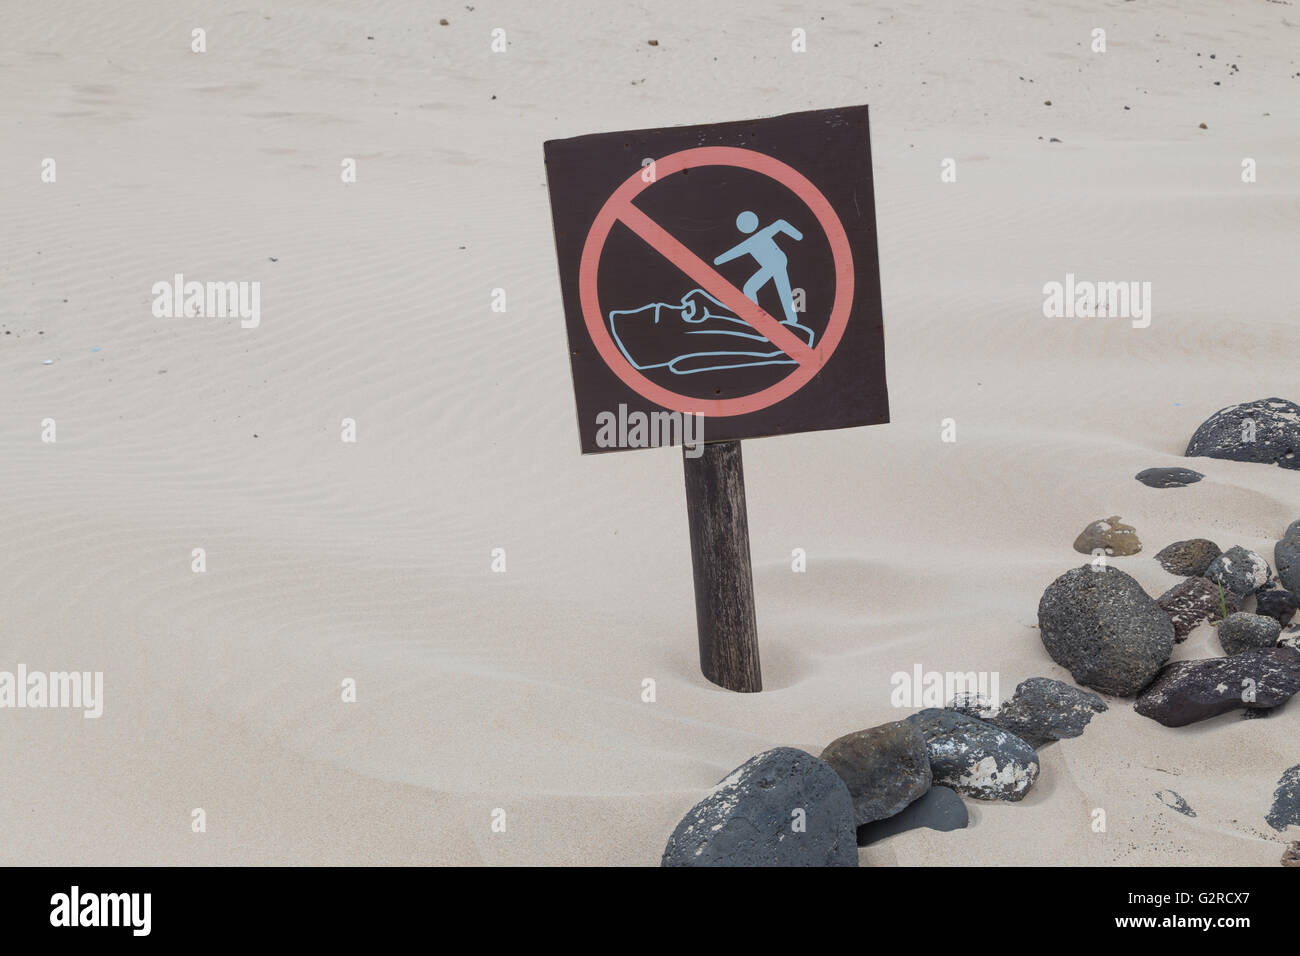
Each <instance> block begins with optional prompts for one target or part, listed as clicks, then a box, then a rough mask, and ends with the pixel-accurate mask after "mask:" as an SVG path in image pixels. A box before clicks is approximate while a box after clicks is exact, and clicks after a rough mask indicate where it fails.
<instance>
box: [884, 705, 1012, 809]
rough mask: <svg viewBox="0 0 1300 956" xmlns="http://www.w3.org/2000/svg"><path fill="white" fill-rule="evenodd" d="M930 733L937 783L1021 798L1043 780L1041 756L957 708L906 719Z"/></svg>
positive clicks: (980, 795) (986, 796)
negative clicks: (1039, 780)
mask: <svg viewBox="0 0 1300 956" xmlns="http://www.w3.org/2000/svg"><path fill="white" fill-rule="evenodd" d="M907 721H908V722H909V723H912V724H914V725H915V726H916V728H917V729H918V730H919V731H921V733H922V734H924V735H925V741H926V747H927V749H928V751H929V756H930V771H931V773H932V774H933V776H934V782H935V783H936V784H942V785H943V786H946V787H952V788H953V789H954V790H956V791H957V792H958V793H964V794H966V795H967V796H970V797H975V798H976V799H978V800H1010V801H1016V800H1022V799H1024V796H1025V794H1026V793H1028V792H1029V788H1030V787H1032V786H1033V785H1034V781H1035V780H1037V779H1038V754H1037V753H1035V752H1034V748H1033V747H1031V746H1029V744H1027V743H1025V742H1024V741H1023V740H1021V739H1020V738H1019V737H1017V736H1016V735H1015V734H1012V733H1008V732H1007V731H1005V730H1003V729H1002V728H1001V727H995V726H993V725H992V724H989V723H985V722H984V721H982V720H977V719H976V718H974V717H967V716H966V715H965V714H959V713H957V712H956V711H955V710H940V709H938V708H934V707H931V708H929V709H927V710H923V711H921V712H920V713H916V714H913V715H912V716H911V717H908V718H907Z"/></svg>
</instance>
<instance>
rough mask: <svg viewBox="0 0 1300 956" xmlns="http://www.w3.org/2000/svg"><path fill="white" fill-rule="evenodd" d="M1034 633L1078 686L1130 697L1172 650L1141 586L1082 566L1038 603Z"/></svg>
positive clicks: (1166, 627)
mask: <svg viewBox="0 0 1300 956" xmlns="http://www.w3.org/2000/svg"><path fill="white" fill-rule="evenodd" d="M1038 632H1039V636H1040V637H1041V638H1042V641H1043V646H1044V647H1046V648H1047V653H1048V654H1050V655H1051V656H1052V660H1054V661H1056V663H1058V664H1060V665H1061V666H1062V667H1064V668H1066V669H1067V670H1069V672H1070V675H1071V676H1072V677H1073V678H1074V679H1075V681H1076V682H1077V683H1080V684H1083V685H1084V686H1085V687H1091V688H1092V689H1093V690H1099V691H1101V692H1102V693H1103V694H1114V695H1115V696H1117V697H1132V696H1133V695H1134V694H1136V693H1137V692H1138V691H1140V690H1141V689H1142V688H1143V687H1145V686H1146V685H1147V684H1149V683H1150V682H1151V679H1152V678H1153V677H1155V675H1156V672H1157V671H1158V670H1159V669H1160V666H1161V665H1162V664H1164V662H1165V661H1167V660H1169V654H1170V652H1171V651H1172V650H1173V646H1174V625H1173V622H1172V621H1170V620H1169V615H1167V614H1166V613H1165V612H1164V611H1163V610H1162V609H1161V607H1160V605H1158V604H1156V602H1155V601H1153V600H1151V597H1150V596H1149V595H1148V594H1147V593H1146V592H1145V591H1143V590H1142V586H1141V585H1140V584H1138V583H1137V581H1135V580H1133V578H1131V577H1130V576H1129V575H1127V574H1125V573H1124V572H1123V571H1120V570H1117V569H1116V568H1111V567H1106V568H1096V567H1094V566H1092V565H1085V566H1084V567H1082V568H1075V569H1074V570H1072V571H1067V572H1065V574H1063V575H1061V576H1060V577H1059V578H1057V579H1056V580H1055V581H1053V582H1052V583H1051V584H1050V585H1048V587H1047V590H1046V591H1044V592H1043V597H1042V600H1040V601H1039V602H1038Z"/></svg>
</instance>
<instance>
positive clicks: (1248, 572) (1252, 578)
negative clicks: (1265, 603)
mask: <svg viewBox="0 0 1300 956" xmlns="http://www.w3.org/2000/svg"><path fill="white" fill-rule="evenodd" d="M1205 576H1206V577H1207V578H1209V579H1210V580H1211V581H1213V582H1214V583H1215V584H1222V585H1223V586H1224V588H1226V589H1227V590H1229V591H1231V592H1232V593H1233V594H1237V595H1240V596H1241V597H1247V596H1248V595H1250V594H1253V593H1254V592H1256V591H1258V590H1259V589H1260V588H1262V587H1264V586H1265V585H1266V584H1268V582H1269V581H1271V580H1272V579H1273V571H1272V569H1270V568H1269V566H1268V562H1267V561H1265V560H1264V559H1263V558H1262V557H1260V556H1259V555H1258V554H1256V553H1255V552H1254V551H1247V550H1246V549H1245V548H1243V547H1241V546H1237V547H1235V548H1229V549H1228V550H1227V551H1225V552H1223V554H1221V555H1219V556H1218V557H1217V558H1215V559H1214V560H1213V561H1211V562H1210V566H1209V567H1208V568H1206V569H1205Z"/></svg>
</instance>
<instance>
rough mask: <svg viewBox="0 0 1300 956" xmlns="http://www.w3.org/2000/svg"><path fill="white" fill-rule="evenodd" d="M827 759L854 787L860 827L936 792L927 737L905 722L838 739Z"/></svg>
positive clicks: (825, 755) (824, 756) (829, 748)
mask: <svg viewBox="0 0 1300 956" xmlns="http://www.w3.org/2000/svg"><path fill="white" fill-rule="evenodd" d="M821 759H822V760H823V761H825V762H826V763H827V764H829V765H830V767H831V769H832V770H834V771H835V772H836V773H837V774H839V775H840V778H841V779H842V780H843V781H844V782H845V783H846V784H848V787H849V793H850V794H851V795H852V797H853V814H854V821H855V822H856V823H857V825H858V826H861V825H862V824H864V823H871V822H872V821H873V820H883V819H884V818H885V817H892V816H893V815H894V814H895V813H898V812H899V811H900V810H902V809H903V808H904V807H906V806H907V805H908V804H909V803H911V802H912V801H913V800H915V799H916V798H917V797H919V796H921V795H922V794H923V793H925V791H927V790H929V789H930V759H929V757H928V756H927V755H926V746H925V738H924V737H923V736H921V732H920V731H919V730H917V729H916V728H915V727H914V726H912V725H911V724H909V723H907V722H906V721H903V720H899V721H895V722H893V723H890V724H882V725H881V726H879V727H872V728H870V729H869V730H859V731H857V732H855V733H851V734H845V735H844V736H843V737H838V738H836V739H835V740H832V741H831V742H830V744H829V745H828V746H827V748H826V749H825V750H823V751H822V757H821Z"/></svg>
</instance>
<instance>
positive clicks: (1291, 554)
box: [1273, 520, 1300, 594]
mask: <svg viewBox="0 0 1300 956" xmlns="http://www.w3.org/2000/svg"><path fill="white" fill-rule="evenodd" d="M1273 563H1274V564H1276V565H1277V576H1278V579H1279V580H1281V582H1282V587H1284V588H1286V589H1287V590H1288V591H1291V592H1292V593H1293V594H1300V520H1297V521H1292V522H1291V523H1290V524H1289V525H1287V529H1286V531H1285V532H1283V534H1282V540H1280V541H1279V542H1278V543H1277V544H1275V545H1274V546H1273Z"/></svg>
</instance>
